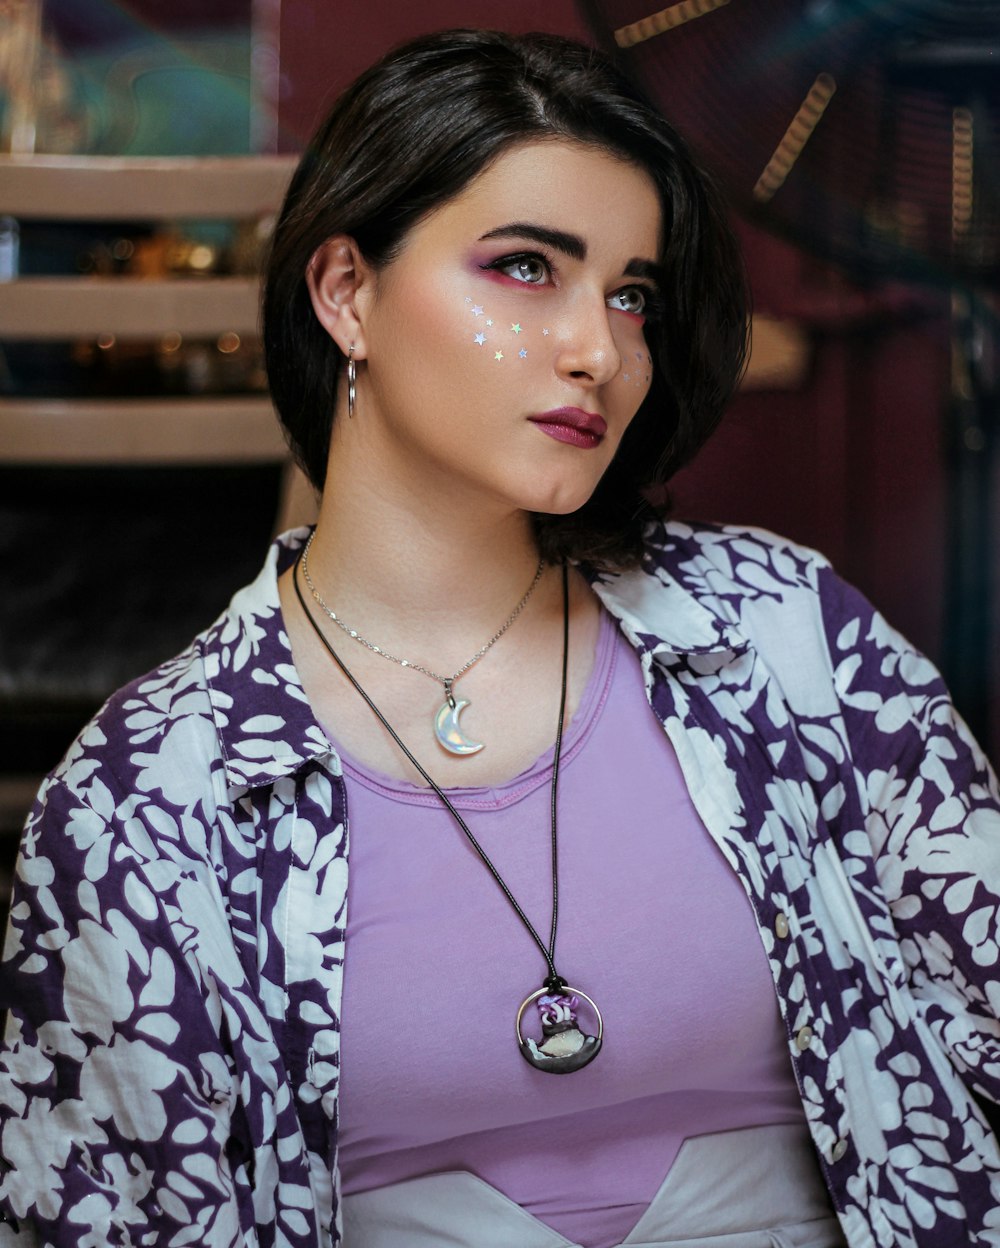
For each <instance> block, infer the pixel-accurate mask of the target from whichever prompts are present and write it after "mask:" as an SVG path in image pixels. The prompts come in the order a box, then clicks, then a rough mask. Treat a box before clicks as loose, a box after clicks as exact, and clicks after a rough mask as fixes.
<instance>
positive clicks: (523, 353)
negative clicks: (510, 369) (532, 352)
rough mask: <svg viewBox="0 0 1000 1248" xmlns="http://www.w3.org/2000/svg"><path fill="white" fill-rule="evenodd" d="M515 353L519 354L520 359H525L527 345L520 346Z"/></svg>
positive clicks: (526, 356)
mask: <svg viewBox="0 0 1000 1248" xmlns="http://www.w3.org/2000/svg"><path fill="white" fill-rule="evenodd" d="M517 354H518V355H519V356H520V358H521V359H522V360H526V359H527V358H528V349H527V347H522V348H521V350H520V351H518V353H517Z"/></svg>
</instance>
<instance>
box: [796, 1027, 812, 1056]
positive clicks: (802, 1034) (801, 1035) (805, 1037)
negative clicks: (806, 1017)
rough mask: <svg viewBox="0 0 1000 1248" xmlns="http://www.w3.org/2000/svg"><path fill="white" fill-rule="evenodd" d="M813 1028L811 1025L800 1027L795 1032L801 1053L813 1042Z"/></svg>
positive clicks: (797, 1045)
mask: <svg viewBox="0 0 1000 1248" xmlns="http://www.w3.org/2000/svg"><path fill="white" fill-rule="evenodd" d="M812 1038H813V1029H812V1028H811V1027H808V1026H807V1027H800V1028H799V1029H798V1031H797V1032H796V1033H795V1047H796V1048H797V1049H798V1051H799V1052H800V1053H802V1052H804V1051H805V1050H806V1049H808V1048H809V1046H810V1045H811V1044H812Z"/></svg>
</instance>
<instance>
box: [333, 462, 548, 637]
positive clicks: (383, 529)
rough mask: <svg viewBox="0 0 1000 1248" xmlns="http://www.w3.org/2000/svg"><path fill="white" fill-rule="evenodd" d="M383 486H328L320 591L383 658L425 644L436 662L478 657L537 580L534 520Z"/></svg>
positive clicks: (361, 481)
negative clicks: (472, 652) (473, 653)
mask: <svg viewBox="0 0 1000 1248" xmlns="http://www.w3.org/2000/svg"><path fill="white" fill-rule="evenodd" d="M380 486H381V487H382V488H380V489H379V490H378V491H375V490H374V489H373V488H372V487H371V485H370V484H369V483H368V482H367V481H366V479H365V478H364V477H361V476H360V475H359V476H355V477H353V478H352V479H348V480H336V479H333V480H328V482H327V488H326V490H325V491H324V496H323V502H322V505H321V508H320V515H319V522H318V525H317V529H316V536H315V538H314V540H313V543H312V547H311V549H310V552H309V571H310V575H311V577H312V580H313V582H314V584H315V585H316V587H317V589H318V590H319V592H320V594H321V595H322V596H323V598H324V599H325V601H326V602H327V604H328V605H329V606H330V607H331V608H332V609H334V610H336V611H337V613H338V615H341V616H342V618H343V619H344V620H345V621H346V622H347V623H348V625H349V626H350V627H351V628H357V631H358V632H360V633H362V634H363V635H364V636H367V637H369V639H370V640H371V641H373V642H374V643H375V644H376V645H379V646H382V647H383V648H384V649H388V650H390V651H392V649H393V646H396V647H400V646H402V645H403V643H404V642H407V641H408V642H409V648H410V649H413V646H414V643H418V644H419V646H420V648H421V650H422V651H423V652H424V653H426V654H427V657H428V658H431V657H432V655H433V654H434V653H437V652H440V653H441V655H442V658H443V657H444V656H445V655H448V656H452V655H453V654H454V653H456V652H463V653H464V650H466V649H469V648H470V646H471V648H472V649H475V648H476V647H478V646H479V645H480V644H482V642H483V641H484V640H486V639H487V638H488V637H489V636H490V634H491V633H492V632H493V631H495V629H496V628H497V627H498V626H499V625H500V624H501V623H502V622H503V620H504V618H505V617H506V616H507V615H508V614H509V613H510V611H512V610H513V608H514V606H515V605H516V604H517V602H518V601H519V600H520V599H521V597H522V595H523V594H524V592H525V590H526V589H527V588H528V586H529V584H530V583H531V579H532V577H533V576H534V574H535V569H536V567H537V565H538V552H537V548H536V545H535V540H534V535H533V531H532V525H531V520H530V517H529V516H528V515H526V514H525V513H523V512H516V511H514V512H510V511H508V512H507V513H506V514H501V513H499V512H498V511H497V510H496V509H493V510H491V509H490V508H489V507H488V506H487V505H485V504H484V503H483V500H482V499H478V500H476V503H475V504H473V503H472V501H471V500H469V501H468V502H467V503H466V504H465V505H464V506H463V505H462V503H461V500H458V499H456V498H455V497H454V496H453V495H451V494H449V496H447V497H444V496H439V497H427V496H424V497H423V498H421V499H414V498H413V497H412V496H402V497H401V496H399V495H398V494H393V493H392V492H385V491H384V482H380ZM539 596H540V597H543V596H544V597H547V595H541V594H540V595H539ZM396 652H397V653H398V650H397V651H396Z"/></svg>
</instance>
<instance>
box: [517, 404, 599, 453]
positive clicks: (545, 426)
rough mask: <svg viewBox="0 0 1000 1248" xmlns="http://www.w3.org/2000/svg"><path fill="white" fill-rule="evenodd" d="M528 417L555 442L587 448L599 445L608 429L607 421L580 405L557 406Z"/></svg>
mask: <svg viewBox="0 0 1000 1248" xmlns="http://www.w3.org/2000/svg"><path fill="white" fill-rule="evenodd" d="M528 419H529V420H530V421H531V423H532V424H533V425H537V426H538V428H539V429H541V431H542V432H543V433H547V434H548V435H549V437H550V438H555V440H556V441H557V442H568V443H569V445H570V446H580V447H584V448H587V449H591V448H593V447H595V446H600V444H601V442H602V441H603V440H604V435H605V434H606V433H607V431H608V424H607V421H606V420H605V419H604V418H603V417H602V416H598V415H597V413H596V412H585V411H584V410H583V409H582V408H580V407H559V408H555V409H553V410H552V411H551V412H542V413H540V415H538V416H529V418H528Z"/></svg>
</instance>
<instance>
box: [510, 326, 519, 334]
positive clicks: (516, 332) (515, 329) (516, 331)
mask: <svg viewBox="0 0 1000 1248" xmlns="http://www.w3.org/2000/svg"><path fill="white" fill-rule="evenodd" d="M510 330H511V333H512V334H519V333H520V332H521V326H520V325H512V326H511V327H510Z"/></svg>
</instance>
